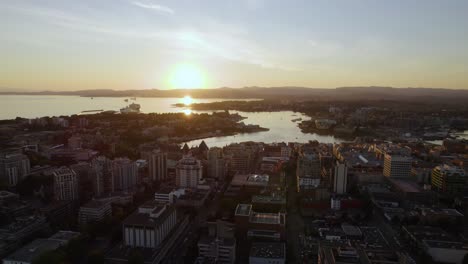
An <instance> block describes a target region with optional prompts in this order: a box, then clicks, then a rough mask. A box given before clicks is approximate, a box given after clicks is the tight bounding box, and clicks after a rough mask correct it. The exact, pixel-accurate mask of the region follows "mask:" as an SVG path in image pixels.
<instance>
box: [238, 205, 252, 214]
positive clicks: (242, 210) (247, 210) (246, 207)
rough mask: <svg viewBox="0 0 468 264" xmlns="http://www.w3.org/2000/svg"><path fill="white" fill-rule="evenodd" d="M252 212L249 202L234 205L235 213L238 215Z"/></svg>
mask: <svg viewBox="0 0 468 264" xmlns="http://www.w3.org/2000/svg"><path fill="white" fill-rule="evenodd" d="M251 212H252V205H251V204H238V205H237V207H236V215H239V216H250V213H251Z"/></svg>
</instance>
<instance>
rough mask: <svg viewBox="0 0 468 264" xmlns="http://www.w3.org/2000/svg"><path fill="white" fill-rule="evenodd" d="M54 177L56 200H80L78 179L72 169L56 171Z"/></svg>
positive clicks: (53, 173) (65, 168) (62, 168)
mask: <svg viewBox="0 0 468 264" xmlns="http://www.w3.org/2000/svg"><path fill="white" fill-rule="evenodd" d="M52 175H54V193H55V199H56V200H59V201H75V200H78V198H79V197H78V177H77V176H76V173H75V172H74V171H73V170H72V169H70V168H67V167H60V168H58V169H56V170H54V171H53V172H52Z"/></svg>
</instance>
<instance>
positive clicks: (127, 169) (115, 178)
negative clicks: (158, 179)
mask: <svg viewBox="0 0 468 264" xmlns="http://www.w3.org/2000/svg"><path fill="white" fill-rule="evenodd" d="M111 173H112V185H111V186H112V192H115V191H123V192H129V191H132V190H133V189H134V188H135V187H136V185H137V178H138V168H137V165H136V162H134V161H132V160H130V159H128V158H118V159H114V160H113V161H112V170H111Z"/></svg>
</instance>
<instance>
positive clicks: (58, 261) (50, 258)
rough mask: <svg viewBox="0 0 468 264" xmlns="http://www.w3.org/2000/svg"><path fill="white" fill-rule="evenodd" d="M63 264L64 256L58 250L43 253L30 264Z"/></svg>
mask: <svg viewBox="0 0 468 264" xmlns="http://www.w3.org/2000/svg"><path fill="white" fill-rule="evenodd" d="M62 263H65V254H63V252H62V251H60V250H51V251H47V252H44V253H43V254H41V255H39V256H38V257H37V258H35V259H34V260H33V261H32V264H62Z"/></svg>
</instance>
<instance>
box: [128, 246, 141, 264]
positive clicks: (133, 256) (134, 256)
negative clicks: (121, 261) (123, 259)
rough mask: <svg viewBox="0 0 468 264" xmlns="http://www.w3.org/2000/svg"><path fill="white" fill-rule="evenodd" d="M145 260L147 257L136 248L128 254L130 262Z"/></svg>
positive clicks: (130, 263) (134, 263) (136, 262)
mask: <svg viewBox="0 0 468 264" xmlns="http://www.w3.org/2000/svg"><path fill="white" fill-rule="evenodd" d="M144 262H145V259H144V258H143V255H142V254H141V252H140V251H138V250H135V249H134V250H132V251H131V252H130V254H129V255H128V264H143V263H144Z"/></svg>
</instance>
